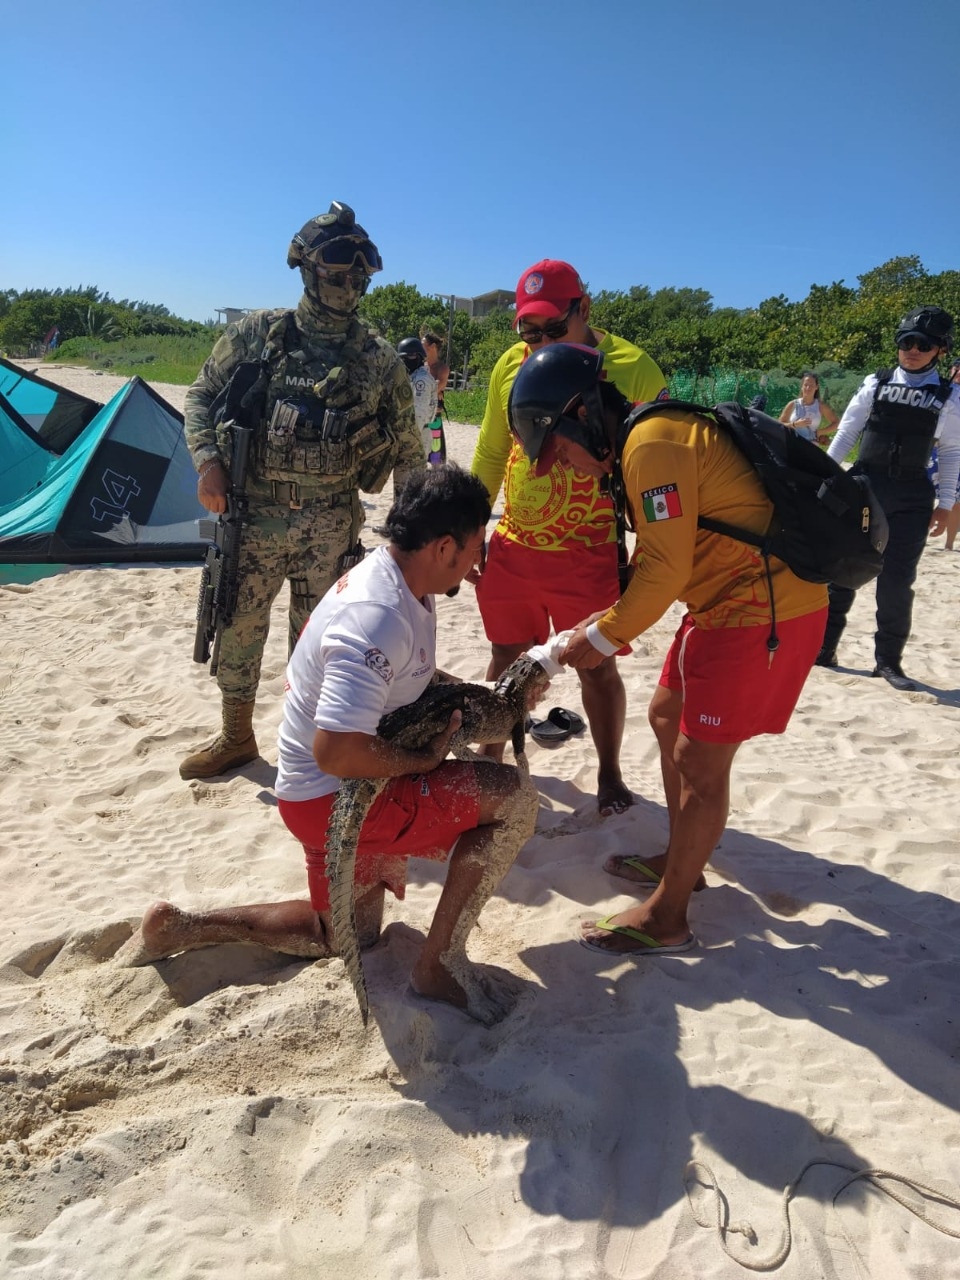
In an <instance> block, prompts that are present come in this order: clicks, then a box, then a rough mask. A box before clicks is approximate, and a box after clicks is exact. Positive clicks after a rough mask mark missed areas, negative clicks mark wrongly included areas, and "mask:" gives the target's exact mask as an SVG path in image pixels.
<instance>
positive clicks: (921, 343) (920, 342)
mask: <svg viewBox="0 0 960 1280" xmlns="http://www.w3.org/2000/svg"><path fill="white" fill-rule="evenodd" d="M936 345H937V344H936V343H935V342H928V341H927V340H926V338H914V337H909V338H901V339H900V341H899V342H898V343H897V346H898V347H899V348H900V350H901V351H913V350H914V348H916V350H917V351H919V352H921V353H922V354H923V355H926V354H927V352H928V351H932V350H933V349H934V347H935V346H936Z"/></svg>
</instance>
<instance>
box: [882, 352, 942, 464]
mask: <svg viewBox="0 0 960 1280" xmlns="http://www.w3.org/2000/svg"><path fill="white" fill-rule="evenodd" d="M892 377H893V370H892V369H880V370H879V371H878V373H877V386H876V390H875V391H874V393H873V408H872V409H871V410H870V416H869V418H868V419H867V422H866V425H865V427H864V429H863V436H862V438H861V441H860V456H859V461H860V464H861V466H862V467H863V469H864V470H865V471H866V472H867V473H868V474H869V473H870V472H871V471H873V472H875V473H878V474H881V475H886V476H890V477H891V478H893V479H903V480H922V479H925V478H926V474H927V471H926V468H927V463H928V462H929V461H930V454H931V453H932V452H933V441H934V437H935V435H936V431H937V421H938V420H939V417H940V410H941V409H942V408H943V406H944V405H945V404H946V402H947V400H948V398H949V396H950V385H951V384H950V383H949V382H948V381H947V380H946V379H945V378H940V379H939V382H930V383H928V384H927V385H926V386H923V387H908V386H906V385H904V384H903V383H899V382H892V381H891V378H892Z"/></svg>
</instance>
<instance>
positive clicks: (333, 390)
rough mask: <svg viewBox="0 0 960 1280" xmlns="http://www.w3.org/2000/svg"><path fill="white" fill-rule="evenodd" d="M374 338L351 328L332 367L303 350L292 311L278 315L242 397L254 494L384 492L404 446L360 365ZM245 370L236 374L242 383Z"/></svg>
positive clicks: (360, 328)
mask: <svg viewBox="0 0 960 1280" xmlns="http://www.w3.org/2000/svg"><path fill="white" fill-rule="evenodd" d="M368 339H369V334H368V332H367V330H366V329H365V328H364V327H363V325H361V324H360V323H359V321H356V320H355V321H353V322H352V323H351V325H350V327H349V328H348V330H347V333H346V337H345V340H344V342H343V345H342V346H340V347H339V348H338V349H337V351H336V353H335V356H334V357H333V358H335V359H336V360H337V362H338V363H336V364H332V363H330V362H328V361H324V360H323V359H322V358H321V357H320V356H319V355H311V354H310V353H309V352H308V351H307V350H306V349H304V345H303V341H302V338H301V336H300V332H299V329H298V328H297V324H296V320H295V316H294V313H293V312H292V311H283V312H279V313H277V316H276V318H275V319H274V320H273V322H272V323H271V325H270V328H269V329H268V331H267V335H266V339H265V342H264V347H263V352H262V354H261V356H260V361H259V365H258V367H257V377H256V381H255V382H254V383H253V385H252V386H250V387H249V390H248V391H247V393H246V394H245V395H244V398H243V403H244V406H245V407H246V408H247V409H248V410H249V411H250V418H249V419H248V420H247V425H250V426H252V427H253V428H254V430H255V433H256V434H255V436H254V440H253V448H252V451H251V457H250V469H251V473H252V479H251V483H250V485H249V486H248V487H249V488H250V489H251V490H252V491H254V492H263V493H266V492H267V491H270V490H271V489H272V488H273V486H274V485H275V484H278V483H279V484H288V485H289V484H292V485H295V486H296V491H297V493H298V494H300V496H301V497H302V498H315V497H326V496H329V495H333V494H338V493H343V492H345V491H348V490H353V489H357V488H360V489H364V490H365V491H367V492H368V493H378V492H379V491H380V489H382V488H383V486H384V484H385V483H386V481H387V477H388V476H389V474H390V472H391V471H392V470H393V465H394V462H395V461H396V456H397V452H398V442H397V440H396V437H395V435H394V433H393V431H392V430H391V429H390V428H389V427H388V426H387V425H386V424H384V423H381V421H380V419H379V417H378V413H377V410H378V404H379V400H380V397H381V393H382V386H381V385H380V383H379V382H376V381H375V380H373V379H371V378H370V376H369V366H368V364H367V362H365V361H364V360H363V358H362V357H363V352H364V348H365V347H366V344H367V342H368ZM241 369H243V366H239V367H238V370H237V375H240V376H243V375H241V373H240V371H241ZM237 375H235V376H237ZM246 377H247V379H248V380H249V373H248V374H247V375H246ZM218 435H219V432H218Z"/></svg>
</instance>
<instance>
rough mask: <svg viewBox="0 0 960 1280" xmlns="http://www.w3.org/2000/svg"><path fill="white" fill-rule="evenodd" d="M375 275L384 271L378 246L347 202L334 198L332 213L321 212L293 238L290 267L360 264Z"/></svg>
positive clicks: (342, 267) (346, 268)
mask: <svg viewBox="0 0 960 1280" xmlns="http://www.w3.org/2000/svg"><path fill="white" fill-rule="evenodd" d="M358 261H359V269H360V270H362V271H365V272H366V273H367V275H368V276H372V275H373V274H374V273H375V272H377V271H382V270H383V260H382V259H381V257H380V252H379V250H378V249H377V246H376V245H375V244H374V243H373V241H372V240H371V239H370V237H369V236H368V235H367V233H366V231H364V229H363V227H361V226H360V224H359V222H357V215H356V214H355V213H354V212H353V210H352V209H351V208H350V206H349V205H348V204H344V203H343V202H342V201H340V200H334V201H333V202H332V203H331V205H330V209H329V212H327V213H318V214H317V216H316V217H315V218H311V219H310V221H309V222H306V223H304V225H303V226H302V227H301V228H300V230H299V231H298V232H297V234H296V235H295V236H294V237H293V239H292V240H291V241H290V248H289V249H288V250H287V266H288V267H302V266H305V265H310V266H313V267H326V268H327V270H328V271H349V270H351V269H352V268H353V267H355V266H357V263H358Z"/></svg>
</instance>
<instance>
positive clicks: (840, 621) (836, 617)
mask: <svg viewBox="0 0 960 1280" xmlns="http://www.w3.org/2000/svg"><path fill="white" fill-rule="evenodd" d="M866 474H867V475H868V477H869V479H870V487H871V488H872V489H873V492H874V493H875V494H876V497H877V501H878V502H879V503H880V506H881V507H882V508H883V511H884V514H885V515H886V517H887V523H888V524H889V526H890V538H889V540H888V542H887V549H886V551H885V552H884V553H883V568H882V570H881V571H880V576H879V578H877V630H876V633H875V635H874V651H875V654H876V660H877V664H878V665H881V664H882V665H885V666H899V664H900V659H901V657H902V656H903V650H904V647H905V645H906V643H907V638H908V637H909V635H910V619H911V616H912V614H913V584H914V581H915V579H916V576H917V565H918V564H919V563H920V557H921V555H922V554H923V548H924V546H925V545H926V541H927V533H928V531H929V528H930V519H931V517H932V515H933V504H934V488H933V484H932V483H931V482H930V481H929V480H928V479H926V477H922V478H921V477H917V478H915V479H907V480H904V479H903V478H894V477H892V476H888V475H886V474H882V473H879V472H874V471H873V470H868V471H867V472H866ZM856 594H857V593H856V592H855V591H852V590H851V589H850V588H849V587H837V586H834V585H833V583H831V584H830V609H829V612H828V614H827V630H826V633H825V634H824V637H823V649H822V652H823V653H833V652H834V650H835V649H836V647H837V641H838V640H839V639H840V636H841V634H842V633H843V628H844V626H845V625H846V621H847V614H848V613H849V612H850V606H851V605H852V604H853V600H854V596H855V595H856Z"/></svg>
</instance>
